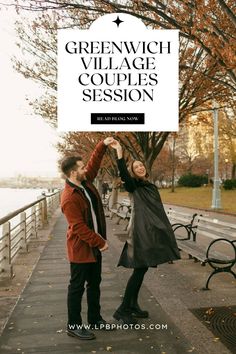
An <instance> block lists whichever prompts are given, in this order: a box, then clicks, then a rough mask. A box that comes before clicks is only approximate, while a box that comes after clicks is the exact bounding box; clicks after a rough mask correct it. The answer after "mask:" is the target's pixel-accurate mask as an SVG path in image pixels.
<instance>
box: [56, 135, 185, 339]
mask: <svg viewBox="0 0 236 354" xmlns="http://www.w3.org/2000/svg"><path fill="white" fill-rule="evenodd" d="M108 146H109V147H111V148H113V149H115V150H116V153H117V164H118V169H119V172H120V177H121V179H122V181H123V182H124V186H125V189H126V190H127V191H128V192H129V193H130V197H131V200H132V204H133V207H132V215H131V220H130V225H129V239H128V240H127V241H126V243H125V245H124V248H123V250H122V253H121V256H120V259H119V262H118V266H124V267H126V268H132V269H133V273H132V275H131V277H130V278H129V280H128V283H127V286H126V289H125V293H124V297H123V300H122V303H121V305H120V306H119V307H118V308H117V309H116V311H115V313H114V314H113V317H114V318H115V319H116V320H118V321H120V322H121V323H123V324H128V325H129V324H135V323H137V322H136V319H135V317H138V318H147V317H148V316H149V314H148V312H147V311H145V310H142V309H141V308H140V307H139V304H138V294H139V290H140V287H141V285H142V282H143V278H144V275H145V273H146V272H147V270H148V268H149V267H156V266H157V265H158V264H162V263H166V262H170V261H173V260H176V259H179V258H180V254H179V250H178V247H177V244H176V240H175V236H174V233H173V231H172V228H171V225H170V222H169V220H168V218H167V216H166V213H165V211H164V207H163V204H162V202H161V198H160V195H159V192H158V189H157V187H156V186H155V185H154V184H153V183H151V182H150V181H148V174H147V170H146V168H145V166H144V164H143V163H142V162H141V161H137V160H135V161H132V162H131V164H130V166H129V168H127V166H126V163H125V160H124V158H123V150H122V147H121V145H120V143H119V142H118V141H117V140H115V139H114V138H113V137H108V138H106V139H105V140H103V141H100V142H99V143H98V144H97V146H96V147H95V149H94V151H93V153H92V155H91V157H90V159H89V161H88V163H87V165H85V164H84V162H83V160H82V158H81V157H80V156H78V155H73V156H69V157H66V158H64V159H63V160H62V162H61V170H62V172H63V173H64V175H65V176H66V182H65V188H64V190H63V192H62V194H61V209H62V212H63V213H64V215H65V217H66V219H67V222H68V230H67V254H68V259H69V262H70V283H69V286H68V296H67V308H68V323H67V334H68V335H70V336H74V337H77V338H79V339H94V338H95V335H94V333H93V332H91V331H90V330H87V329H86V328H85V326H83V325H82V318H81V302H82V296H83V293H84V290H85V284H86V293H87V304H88V311H87V320H88V324H89V325H90V328H95V329H97V328H100V329H110V327H109V326H107V322H106V321H105V320H104V319H103V318H102V316H101V307H100V283H101V264H102V252H104V251H106V250H107V249H108V243H107V241H106V221H105V215H104V211H103V206H102V201H101V197H100V195H99V193H98V191H97V189H96V188H95V186H94V185H93V181H94V179H95V177H96V176H97V173H98V170H99V167H100V164H101V161H102V158H103V156H104V154H105V152H106V149H107V147H108Z"/></svg>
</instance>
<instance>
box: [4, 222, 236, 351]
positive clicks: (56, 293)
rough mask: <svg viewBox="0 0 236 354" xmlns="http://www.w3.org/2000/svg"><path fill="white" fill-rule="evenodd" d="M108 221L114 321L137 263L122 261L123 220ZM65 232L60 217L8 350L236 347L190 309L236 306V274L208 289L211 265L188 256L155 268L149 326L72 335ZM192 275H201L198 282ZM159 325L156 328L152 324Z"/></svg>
mask: <svg viewBox="0 0 236 354" xmlns="http://www.w3.org/2000/svg"><path fill="white" fill-rule="evenodd" d="M107 221H108V235H109V245H110V248H109V251H107V252H106V253H104V256H103V282H102V301H101V304H102V309H103V311H102V315H103V317H104V318H105V319H106V320H110V321H111V320H112V313H113V312H114V309H115V308H116V307H117V305H118V304H119V303H120V300H121V296H122V294H123V291H124V287H125V284H126V281H127V279H128V276H129V274H130V270H126V269H123V268H117V267H116V263H117V260H118V257H119V254H120V251H121V248H122V246H123V243H122V242H121V241H120V239H121V238H122V236H120V237H118V236H117V235H116V233H117V232H118V233H119V232H120V233H122V228H123V225H116V224H115V221H113V220H112V221H111V220H108V219H107ZM65 232H66V223H65V220H64V217H63V216H60V217H59V218H58V221H57V223H56V225H55V227H54V231H53V237H52V239H51V240H49V241H48V243H47V245H46V247H45V249H44V251H43V253H42V255H41V257H40V260H39V262H38V264H37V266H36V268H35V269H34V271H33V274H32V276H31V278H30V281H29V282H28V284H27V286H26V288H25V289H24V291H23V293H22V295H21V296H20V299H19V301H18V303H17V305H16V307H15V309H14V311H13V312H12V314H11V317H10V319H9V321H8V323H7V326H6V328H5V330H4V332H3V334H2V337H1V338H0V353H1V354H13V353H14V354H16V353H21V354H33V353H37V354H46V353H57V354H62V353H63V354H67V353H68V354H74V353H99V354H102V353H107V352H111V353H116V354H125V353H129V354H132V353H133V354H134V353H142V354H143V353H145V354H149V353H150V354H151V353H160V354H185V353H190V352H192V353H196V354H197V353H198V354H207V353H209V354H218V353H221V354H229V353H230V352H229V351H228V350H227V349H226V347H225V346H224V345H223V344H222V343H221V342H220V341H219V340H215V338H214V336H213V334H212V333H211V332H210V331H208V330H207V329H206V327H205V326H204V325H203V324H202V323H201V322H200V321H199V320H197V319H196V317H195V316H193V314H192V313H191V311H189V309H191V308H192V307H199V306H213V305H215V306H216V305H219V304H221V305H222V304H225V305H227V304H231V305H232V301H233V298H234V295H235V294H234V291H235V285H234V284H233V281H232V280H233V279H231V278H229V276H227V275H226V277H224V275H222V277H220V276H219V277H218V278H217V279H216V281H215V283H214V290H212V291H210V292H200V291H199V290H198V287H199V286H200V287H201V285H202V284H204V276H205V273H206V268H207V267H200V265H199V264H195V263H193V262H192V261H191V263H189V260H187V259H183V260H181V261H179V262H176V263H175V264H173V265H170V264H165V265H162V266H160V267H159V268H158V269H151V270H149V272H148V274H147V276H146V279H145V284H144V286H143V288H142V289H141V297H140V304H141V306H142V307H143V308H145V309H147V310H148V311H149V313H150V319H145V320H142V321H139V324H140V325H141V326H145V327H146V329H142V328H140V329H136V330H135V329H128V330H125V329H118V330H116V331H112V332H105V331H95V332H96V337H97V339H96V340H93V341H80V340H78V339H76V338H71V337H68V336H67V334H66V333H65V324H66V320H67V318H66V293H67V284H68V279H69V274H68V269H69V268H68V263H67V259H66V255H65ZM187 262H188V269H186V263H187ZM203 268H204V269H203ZM204 272H205V273H204ZM190 273H191V274H190ZM192 274H196V279H194V280H193V282H192V277H191V276H190V275H192ZM219 278H221V279H219ZM219 282H224V283H225V285H224V286H223V287H221V288H220V289H221V290H219V287H218V286H217V284H218V283H219ZM83 305H84V306H83V308H84V311H83V318H84V320H86V303H85V301H84V304H83ZM150 325H151V326H150ZM153 326H155V327H156V329H152V327H153Z"/></svg>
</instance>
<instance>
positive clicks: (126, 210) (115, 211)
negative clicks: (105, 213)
mask: <svg viewBox="0 0 236 354" xmlns="http://www.w3.org/2000/svg"><path fill="white" fill-rule="evenodd" d="M110 212H111V219H112V218H113V216H114V215H116V216H117V222H116V223H117V225H118V224H119V223H120V221H121V220H127V221H128V222H129V220H130V217H131V203H130V199H128V198H124V199H122V201H121V202H120V203H118V202H117V203H115V204H113V206H112V208H111V209H110ZM127 227H128V223H127V225H126V227H125V230H126V229H127Z"/></svg>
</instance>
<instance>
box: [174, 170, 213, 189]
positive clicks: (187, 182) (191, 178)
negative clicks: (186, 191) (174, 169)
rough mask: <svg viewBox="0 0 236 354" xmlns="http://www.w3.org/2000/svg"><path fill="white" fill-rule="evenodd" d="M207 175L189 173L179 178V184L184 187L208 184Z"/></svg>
mask: <svg viewBox="0 0 236 354" xmlns="http://www.w3.org/2000/svg"><path fill="white" fill-rule="evenodd" d="M207 182H208V180H207V176H204V175H194V174H191V173H189V174H187V175H183V176H181V177H180V178H179V180H178V184H179V185H180V186H183V187H201V186H202V185H203V184H207Z"/></svg>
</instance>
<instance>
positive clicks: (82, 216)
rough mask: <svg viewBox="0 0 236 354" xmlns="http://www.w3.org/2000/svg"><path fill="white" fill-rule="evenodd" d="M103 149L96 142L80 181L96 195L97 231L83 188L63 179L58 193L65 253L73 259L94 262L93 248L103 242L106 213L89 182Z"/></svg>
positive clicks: (104, 149) (99, 161) (72, 260)
mask: <svg viewBox="0 0 236 354" xmlns="http://www.w3.org/2000/svg"><path fill="white" fill-rule="evenodd" d="M105 152H106V145H105V144H104V143H103V142H100V143H98V144H97V146H96V148H95V150H94V151H93V153H92V155H91V158H90V160H89V162H88V164H87V166H86V169H87V172H86V181H84V182H83V185H84V186H85V187H86V189H89V191H91V192H92V193H93V196H94V197H95V201H96V203H95V204H96V215H97V221H98V230H99V234H98V233H95V232H94V230H93V223H92V217H91V208H90V204H89V201H88V199H87V198H86V197H85V195H84V194H83V192H82V191H80V190H79V189H78V188H76V187H73V186H71V185H70V184H69V183H67V182H66V183H65V189H64V190H63V192H62V194H61V209H62V212H63V213H64V215H65V217H66V219H67V222H68V230H67V254H68V258H69V261H70V262H73V263H90V262H96V257H95V254H96V252H95V251H96V250H97V249H99V248H102V247H103V246H104V245H105V240H106V222H105V215H104V211H103V206H102V201H101V198H100V195H99V193H98V191H97V189H96V188H95V186H94V185H93V183H92V182H93V180H94V178H95V177H96V175H97V173H98V170H99V167H100V164H101V161H102V158H103V155H104V153H105Z"/></svg>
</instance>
